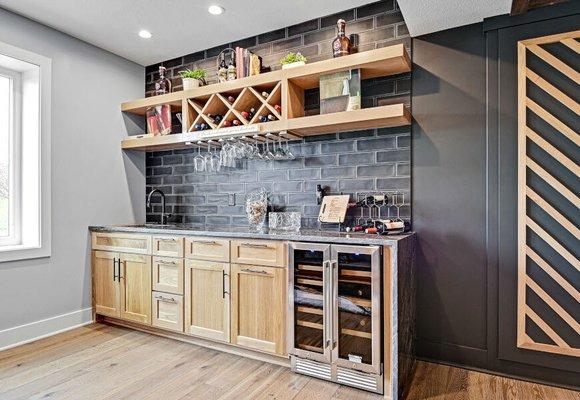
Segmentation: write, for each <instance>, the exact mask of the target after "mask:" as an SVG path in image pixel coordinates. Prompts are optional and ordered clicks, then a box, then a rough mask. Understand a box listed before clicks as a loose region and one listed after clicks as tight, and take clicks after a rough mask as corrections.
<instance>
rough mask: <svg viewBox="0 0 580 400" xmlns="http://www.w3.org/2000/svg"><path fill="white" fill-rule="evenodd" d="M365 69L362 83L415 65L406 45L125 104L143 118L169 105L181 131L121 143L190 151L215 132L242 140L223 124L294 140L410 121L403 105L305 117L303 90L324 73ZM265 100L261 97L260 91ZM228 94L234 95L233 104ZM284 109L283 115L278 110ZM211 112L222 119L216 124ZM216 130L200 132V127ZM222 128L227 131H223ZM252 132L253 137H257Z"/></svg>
mask: <svg viewBox="0 0 580 400" xmlns="http://www.w3.org/2000/svg"><path fill="white" fill-rule="evenodd" d="M354 68H360V69H361V77H362V79H369V78H375V77H381V76H389V75H395V74H400V73H405V72H409V71H410V70H411V61H410V59H409V56H408V54H407V52H406V50H405V47H404V46H403V45H402V44H399V45H394V46H390V47H385V48H381V49H376V50H370V51H366V52H363V53H357V54H352V55H349V56H345V57H340V58H334V59H330V60H324V61H319V62H315V63H311V64H306V65H304V66H301V67H296V68H291V69H286V70H278V71H273V72H268V73H265V74H261V75H256V76H251V77H246V78H240V79H237V80H234V81H229V82H223V83H217V84H213V85H208V86H203V87H200V88H196V89H191V90H186V91H180V92H175V93H169V94H165V95H160V96H154V97H148V98H145V99H139V100H135V101H130V102H126V103H123V104H122V105H121V111H123V112H127V113H132V114H137V115H145V114H146V111H147V109H148V108H149V107H152V106H156V105H164V104H169V105H171V106H172V111H173V112H181V113H182V120H183V129H182V131H183V132H182V133H180V134H172V135H167V136H154V137H149V136H143V137H139V136H135V137H128V138H127V139H125V140H123V142H122V148H123V149H133V150H143V151H151V150H165V149H177V148H183V147H187V146H188V144H190V143H192V142H196V141H198V140H201V139H203V138H207V136H208V134H209V135H210V136H211V135H212V133H215V135H216V136H218V135H219V137H228V136H241V135H245V133H243V132H241V130H240V129H236V128H235V127H233V128H224V127H225V122H224V121H232V120H234V119H237V120H238V121H240V122H241V124H242V126H243V127H251V129H252V132H253V133H267V132H281V131H287V132H290V133H292V134H293V135H295V136H299V137H303V136H313V135H320V134H325V133H333V132H344V131H352V130H361V129H371V128H379V127H392V126H403V125H409V124H410V123H411V114H410V112H409V110H408V109H407V108H406V107H405V106H404V105H403V104H393V105H386V106H380V107H372V108H365V109H361V110H354V111H344V112H337V113H332V114H322V115H311V116H305V115H304V90H306V89H312V88H316V87H318V85H319V79H320V76H321V75H323V74H328V73H333V72H339V71H346V70H350V69H354ZM264 91H265V92H267V93H269V95H268V96H267V97H262V92H264ZM229 96H233V97H235V98H236V99H235V101H233V102H232V103H230V102H229V101H228V100H227V99H228V97H229ZM275 105H280V107H281V112H278V111H277V110H276V109H275V107H274V106H275ZM249 108H255V109H256V114H255V116H254V117H253V118H250V119H249V120H246V119H245V118H243V116H242V115H241V112H242V111H247V110H249ZM207 114H219V115H224V119H223V120H222V121H221V122H220V123H218V124H214V123H213V122H212V121H211V120H210V119H209V118H208V117H207ZM268 114H272V115H273V116H274V117H275V118H274V119H275V120H274V121H269V122H259V117H260V116H262V115H268ZM200 123H206V124H208V125H209V126H210V127H211V128H212V129H210V130H203V131H201V132H198V131H196V128H197V127H198V124H200ZM220 128H224V129H220ZM253 133H252V134H253Z"/></svg>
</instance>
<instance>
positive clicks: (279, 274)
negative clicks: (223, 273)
mask: <svg viewBox="0 0 580 400" xmlns="http://www.w3.org/2000/svg"><path fill="white" fill-rule="evenodd" d="M231 278H232V282H231V291H232V343H234V344H237V345H239V346H243V347H248V348H252V349H255V350H260V351H264V352H268V353H275V354H284V352H285V345H284V344H285V343H284V340H285V327H286V324H285V312H284V311H285V304H286V269H284V268H276V267H261V266H254V265H251V266H249V265H237V264H234V265H232V276H231Z"/></svg>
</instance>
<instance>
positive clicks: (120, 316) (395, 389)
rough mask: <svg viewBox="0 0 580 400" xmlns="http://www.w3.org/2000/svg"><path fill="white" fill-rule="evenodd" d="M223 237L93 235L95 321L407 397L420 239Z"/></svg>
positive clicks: (410, 373)
mask: <svg viewBox="0 0 580 400" xmlns="http://www.w3.org/2000/svg"><path fill="white" fill-rule="evenodd" d="M107 229H109V228H107ZM214 234H215V233H214ZM226 236H227V235H226V234H224V237H219V238H218V237H208V236H194V235H193V234H192V235H187V234H181V235H177V234H176V235H171V234H159V235H158V234H156V233H150V234H147V230H146V229H144V230H143V231H142V232H141V231H139V232H135V233H126V232H115V231H111V232H109V231H104V232H103V231H102V230H101V229H99V230H97V231H93V232H92V240H93V246H92V249H93V251H92V260H93V262H92V274H93V310H94V314H95V318H96V319H100V320H105V321H107V322H111V323H117V324H121V325H123V324H124V325H126V326H130V327H134V328H137V329H142V330H145V331H148V332H151V333H155V334H160V335H164V336H170V337H173V338H175V339H179V340H184V341H190V342H193V343H197V344H202V345H204V344H207V345H208V346H212V347H214V348H215V346H221V347H219V348H222V349H223V350H226V351H232V352H236V353H239V354H242V355H246V356H250V357H255V358H260V359H268V360H269V361H273V360H277V361H275V362H279V363H284V364H285V365H288V366H290V367H291V368H292V370H293V371H295V372H298V373H302V374H306V375H310V376H313V377H317V378H320V379H326V380H330V381H334V382H337V383H340V384H343V385H349V386H354V387H356V388H359V389H364V390H367V391H372V392H375V393H383V394H384V397H385V398H388V399H391V400H396V399H398V398H400V397H401V396H402V395H403V392H404V389H405V387H406V383H407V382H408V380H409V378H410V377H411V376H412V371H413V366H414V356H413V343H414V340H413V338H414V323H413V321H414V307H415V305H414V304H415V302H414V290H415V283H414V272H413V253H414V236H413V235H409V236H407V237H403V238H399V239H396V240H385V241H384V243H383V242H381V241H380V240H381V239H373V238H372V237H369V243H367V244H364V243H365V242H363V241H361V240H360V239H359V240H358V241H357V244H356V245H354V244H349V241H350V239H349V238H348V237H340V236H339V237H338V239H340V240H341V242H339V243H334V240H336V239H334V238H332V239H331V238H324V239H322V240H319V239H318V237H314V236H313V237H311V238H310V240H311V241H302V242H297V241H290V240H283V238H280V236H277V237H276V236H270V237H268V235H265V236H264V237H265V238H266V239H255V238H252V239H249V238H248V239H244V238H240V237H236V238H227V237H226ZM324 241H325V242H326V243H322V242H324ZM359 243H360V244H359ZM264 357H265V358H264ZM268 357H269V358H268Z"/></svg>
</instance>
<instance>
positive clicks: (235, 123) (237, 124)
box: [232, 119, 242, 126]
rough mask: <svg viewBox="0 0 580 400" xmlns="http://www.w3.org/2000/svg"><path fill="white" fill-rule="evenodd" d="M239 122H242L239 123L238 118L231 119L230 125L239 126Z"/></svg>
mask: <svg viewBox="0 0 580 400" xmlns="http://www.w3.org/2000/svg"><path fill="white" fill-rule="evenodd" d="M241 124H242V123H241V122H240V120H238V119H234V120H233V121H232V125H233V126H240V125H241Z"/></svg>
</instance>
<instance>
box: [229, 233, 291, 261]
mask: <svg viewBox="0 0 580 400" xmlns="http://www.w3.org/2000/svg"><path fill="white" fill-rule="evenodd" d="M231 248H232V257H231V261H232V263H236V264H250V265H267V266H272V267H283V266H285V265H286V250H285V246H284V242H281V241H274V240H232V243H231Z"/></svg>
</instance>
